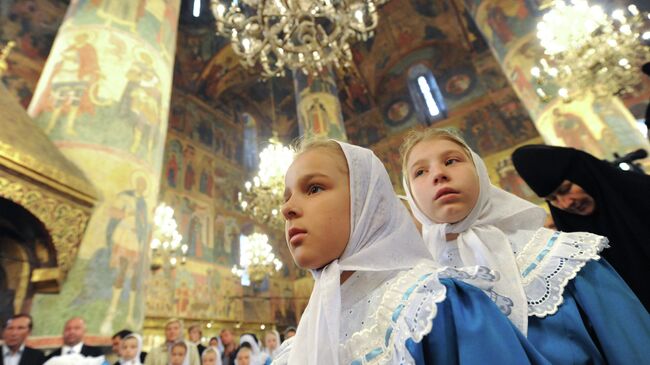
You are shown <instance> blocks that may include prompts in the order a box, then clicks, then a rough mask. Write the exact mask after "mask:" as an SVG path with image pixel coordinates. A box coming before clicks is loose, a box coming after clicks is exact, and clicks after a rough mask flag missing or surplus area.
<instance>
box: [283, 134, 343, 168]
mask: <svg viewBox="0 0 650 365" xmlns="http://www.w3.org/2000/svg"><path fill="white" fill-rule="evenodd" d="M292 147H293V150H294V151H296V154H295V155H294V157H293V158H294V160H295V159H297V158H298V157H299V156H301V155H303V154H305V153H307V152H309V151H312V150H315V149H318V148H322V149H324V150H326V151H329V152H330V153H332V155H334V156H336V158H337V159H338V160H340V162H342V164H341V166H339V167H342V169H343V171H344V172H345V173H346V174H347V175H349V174H350V171H349V169H348V161H347V158H346V157H345V153H343V149H342V148H341V145H340V144H338V143H337V142H336V141H335V140H333V139H329V138H326V137H322V136H307V137H301V138H298V139H297V140H296V141H294V143H293V144H292Z"/></svg>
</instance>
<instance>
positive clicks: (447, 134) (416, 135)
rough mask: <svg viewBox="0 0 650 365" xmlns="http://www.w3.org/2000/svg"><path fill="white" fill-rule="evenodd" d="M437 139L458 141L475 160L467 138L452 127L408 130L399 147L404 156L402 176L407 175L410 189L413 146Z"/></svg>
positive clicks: (470, 157) (406, 179)
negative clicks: (410, 162)
mask: <svg viewBox="0 0 650 365" xmlns="http://www.w3.org/2000/svg"><path fill="white" fill-rule="evenodd" d="M436 139H444V140H447V141H450V142H453V143H456V144H457V145H459V146H460V147H461V148H462V149H463V152H465V154H466V155H467V157H468V158H469V159H470V160H471V161H473V160H474V159H473V158H472V152H471V150H470V148H469V147H468V146H467V143H466V142H465V140H464V139H463V138H462V137H460V136H459V135H458V134H457V133H456V131H454V130H452V129H446V128H427V129H424V130H411V131H409V132H408V134H407V135H406V138H404V142H402V145H401V146H400V148H399V152H400V155H401V157H402V176H404V177H405V179H404V180H405V181H406V186H407V187H408V188H409V189H410V182H409V179H408V170H407V168H408V166H407V163H408V159H409V155H410V154H411V150H413V147H415V145H417V144H418V143H420V142H424V141H431V140H436Z"/></svg>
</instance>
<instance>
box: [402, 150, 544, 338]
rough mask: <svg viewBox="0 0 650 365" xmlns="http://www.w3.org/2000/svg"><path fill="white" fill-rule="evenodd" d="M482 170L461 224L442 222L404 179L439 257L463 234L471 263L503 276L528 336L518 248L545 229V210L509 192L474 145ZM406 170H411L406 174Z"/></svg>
mask: <svg viewBox="0 0 650 365" xmlns="http://www.w3.org/2000/svg"><path fill="white" fill-rule="evenodd" d="M467 149H468V150H469V151H470V152H471V154H472V160H473V161H474V166H475V167H476V171H477V174H478V180H479V185H480V193H479V197H478V201H477V202H476V205H475V206H474V208H473V209H472V210H471V212H470V213H469V215H468V216H467V217H466V218H465V219H463V220H462V221H460V222H457V223H453V224H450V223H444V224H437V223H434V222H433V221H431V220H430V219H429V218H428V217H427V216H426V215H425V214H424V213H423V212H422V211H421V210H420V208H419V207H418V206H417V204H416V203H415V200H414V199H413V195H412V193H411V191H410V189H409V185H408V184H407V182H406V177H404V178H403V185H404V190H405V191H406V194H407V197H408V203H409V206H410V207H411V210H412V212H413V215H414V216H415V218H416V219H417V220H418V221H419V222H420V223H421V224H422V235H423V236H424V241H425V242H426V245H427V248H428V249H429V251H430V252H431V254H432V255H433V257H434V259H435V260H438V261H439V260H440V258H441V255H443V254H444V252H443V246H444V245H443V244H444V243H445V241H446V235H447V234H448V233H458V239H457V243H458V251H459V255H460V259H461V261H462V263H463V265H464V266H465V267H469V266H476V265H480V266H486V267H488V268H490V269H492V270H495V271H497V272H499V273H500V274H501V278H500V280H498V281H497V282H496V283H495V286H494V291H495V292H497V293H498V294H500V295H503V296H506V297H508V298H509V299H510V300H512V302H513V305H512V309H511V313H509V314H507V315H508V318H509V319H510V320H511V321H512V323H513V324H514V325H515V326H517V328H519V330H520V331H521V332H522V333H523V334H524V335H525V334H526V332H527V329H528V305H527V300H526V294H525V292H524V288H523V285H522V283H521V275H520V271H519V268H518V266H517V262H516V260H515V254H514V251H517V249H520V248H521V247H523V246H524V245H525V244H526V243H527V242H528V241H529V240H530V239H531V238H532V237H533V235H534V233H535V231H536V230H537V229H538V228H540V227H542V226H543V224H544V220H545V218H546V212H545V211H544V209H542V208H540V207H538V206H536V205H534V204H532V203H530V202H527V201H525V200H523V199H521V198H519V197H517V196H515V195H512V194H510V193H507V192H505V191H503V190H501V189H499V188H497V187H495V186H493V185H492V183H491V182H490V177H489V175H488V172H487V168H486V167H485V164H484V163H483V160H481V158H480V157H479V156H478V155H477V154H476V153H474V152H473V151H472V150H471V149H470V148H469V147H467ZM403 174H406V172H403Z"/></svg>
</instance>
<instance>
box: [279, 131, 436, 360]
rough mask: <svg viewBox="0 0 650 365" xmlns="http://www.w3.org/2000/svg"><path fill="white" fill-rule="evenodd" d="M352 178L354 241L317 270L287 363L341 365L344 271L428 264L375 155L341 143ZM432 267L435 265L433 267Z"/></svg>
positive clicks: (419, 238)
mask: <svg viewBox="0 0 650 365" xmlns="http://www.w3.org/2000/svg"><path fill="white" fill-rule="evenodd" d="M338 144H339V145H340V146H341V149H342V150H343V153H344V155H345V158H346V160H347V164H348V170H349V174H350V179H349V181H350V218H351V219H350V220H351V222H350V239H349V241H348V244H347V246H346V248H345V250H344V252H343V254H342V255H341V257H340V258H338V259H336V260H334V261H332V262H331V263H329V264H328V265H327V266H325V267H324V268H322V269H319V270H312V274H313V276H314V279H315V285H314V289H313V291H312V293H311V297H310V298H309V304H308V305H307V308H306V309H305V312H304V313H303V315H302V318H301V320H300V324H299V325H298V330H297V333H296V336H295V337H294V338H293V340H292V341H290V342H292V346H291V350H290V351H291V352H290V354H289V364H292V365H293V364H300V365H314V364H327V365H337V364H339V355H338V349H339V344H340V339H339V323H340V315H341V313H340V311H341V286H340V281H341V273H342V272H343V271H372V272H381V271H392V270H402V269H410V268H412V267H414V266H416V265H417V264H419V263H422V262H423V261H426V260H430V259H429V257H430V255H429V253H428V252H427V250H426V248H425V246H424V244H423V243H422V238H421V237H420V235H419V233H418V231H417V229H416V228H415V224H414V222H413V220H412V218H411V216H410V215H409V213H408V211H407V210H406V207H404V205H403V204H402V203H401V202H400V201H399V200H398V198H397V196H396V195H395V192H394V190H393V187H392V185H391V182H390V179H389V177H388V173H387V172H386V169H385V168H384V166H383V164H382V163H381V161H380V160H379V159H378V158H377V157H376V156H375V155H374V154H373V152H372V151H370V150H368V149H365V148H361V147H358V146H353V145H350V144H347V143H343V142H338ZM431 265H433V262H431Z"/></svg>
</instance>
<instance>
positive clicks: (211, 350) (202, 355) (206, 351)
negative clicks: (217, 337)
mask: <svg viewBox="0 0 650 365" xmlns="http://www.w3.org/2000/svg"><path fill="white" fill-rule="evenodd" d="M209 353H213V354H215V355H216V356H217V357H219V356H221V354H220V353H219V350H217V349H216V348H214V347H208V348H206V349H205V350H203V353H202V354H201V359H203V358H205V357H206V355H207V354H209Z"/></svg>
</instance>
